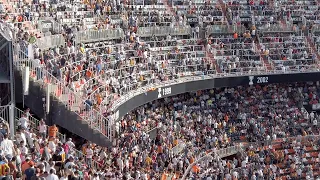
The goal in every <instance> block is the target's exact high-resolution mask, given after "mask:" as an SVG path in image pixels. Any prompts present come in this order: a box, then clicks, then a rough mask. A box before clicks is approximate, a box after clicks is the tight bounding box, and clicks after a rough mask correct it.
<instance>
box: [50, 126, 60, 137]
mask: <svg viewBox="0 0 320 180" xmlns="http://www.w3.org/2000/svg"><path fill="white" fill-rule="evenodd" d="M57 132H58V128H57V126H56V125H55V124H54V125H53V126H50V127H49V137H53V138H55V137H56V136H57Z"/></svg>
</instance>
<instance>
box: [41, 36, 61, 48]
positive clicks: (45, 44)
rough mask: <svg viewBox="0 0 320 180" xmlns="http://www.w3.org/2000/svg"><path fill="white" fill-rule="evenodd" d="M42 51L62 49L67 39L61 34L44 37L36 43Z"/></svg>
mask: <svg viewBox="0 0 320 180" xmlns="http://www.w3.org/2000/svg"><path fill="white" fill-rule="evenodd" d="M36 44H37V46H38V47H39V48H40V49H49V48H51V47H60V46H62V45H65V38H64V37H63V36H62V35H61V34H57V35H51V36H44V37H42V38H40V39H37V41H36Z"/></svg>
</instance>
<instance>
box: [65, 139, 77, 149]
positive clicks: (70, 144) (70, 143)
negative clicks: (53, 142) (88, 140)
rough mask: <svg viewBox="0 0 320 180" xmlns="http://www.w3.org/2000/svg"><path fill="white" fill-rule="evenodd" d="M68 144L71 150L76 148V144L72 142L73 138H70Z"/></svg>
mask: <svg viewBox="0 0 320 180" xmlns="http://www.w3.org/2000/svg"><path fill="white" fill-rule="evenodd" d="M66 144H67V145H68V146H69V149H72V148H74V147H76V145H74V143H73V142H72V138H69V139H68V141H67V142H66Z"/></svg>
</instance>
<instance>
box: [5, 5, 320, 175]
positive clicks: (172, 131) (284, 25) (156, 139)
mask: <svg viewBox="0 0 320 180" xmlns="http://www.w3.org/2000/svg"><path fill="white" fill-rule="evenodd" d="M318 7H319V5H318V2H317V1H314V0H312V1H305V0H298V1H286V0H285V1H269V0H262V1H253V0H250V1H244V0H240V1H229V0H225V1H222V0H218V1H215V0H210V1H202V0H196V1H177V0H171V1H169V0H164V1H161V0H159V1H145V0H135V1H124V0H115V1H90V2H89V1H83V2H82V1H74V0H72V1H50V2H47V1H38V0H35V1H24V2H20V1H7V0H1V1H0V17H1V24H0V29H1V31H3V32H6V33H9V34H10V37H11V38H12V41H13V42H14V47H13V49H14V50H13V51H14V61H15V62H14V64H15V67H16V68H17V70H20V71H21V70H23V69H24V67H25V66H28V67H30V76H31V78H32V80H33V81H35V82H37V83H39V84H41V85H42V86H43V87H44V86H46V85H47V84H51V85H50V86H51V89H52V93H51V94H52V96H54V97H55V98H56V99H58V100H59V102H61V103H62V104H64V105H65V106H66V107H67V109H68V110H69V111H71V112H74V113H75V114H76V116H77V118H78V119H81V121H84V122H85V123H87V124H88V126H89V127H90V128H92V129H94V130H96V131H98V132H99V133H100V134H101V135H103V137H104V138H105V139H107V140H109V141H110V142H111V143H112V145H113V146H112V147H110V148H105V147H101V146H98V145H95V144H92V143H91V142H88V143H85V144H84V145H83V152H79V151H78V150H76V148H75V147H74V142H72V141H71V140H68V141H67V140H66V139H65V138H64V136H63V135H60V134H59V133H58V137H57V138H54V139H52V138H50V137H51V135H50V131H49V135H45V137H44V138H43V140H41V137H42V134H41V132H40V133H39V134H38V133H35V132H36V131H38V127H39V122H38V121H37V120H35V119H34V118H33V117H32V116H30V115H29V114H28V112H24V113H21V114H20V115H19V116H18V117H16V118H17V119H19V122H21V121H22V122H26V119H27V121H28V122H29V123H30V124H29V126H24V125H23V123H22V124H21V125H20V126H22V127H19V132H18V133H17V135H16V138H15V142H16V143H17V144H18V145H19V146H20V145H21V146H22V147H21V148H16V149H17V152H19V151H21V153H22V156H21V157H23V158H24V159H20V160H21V162H20V164H19V163H18V160H16V161H17V162H15V163H12V164H14V165H15V166H16V169H15V168H12V167H10V171H8V172H7V173H8V174H7V175H8V176H9V175H11V176H13V177H14V178H18V177H17V176H18V175H19V176H20V175H21V174H22V175H26V176H29V171H24V170H26V169H22V167H26V166H31V169H34V168H33V167H34V165H33V163H30V162H31V161H28V160H25V159H28V158H29V160H32V161H33V162H37V163H36V166H35V167H37V168H36V169H34V170H35V171H36V173H35V172H34V173H33V174H35V175H36V176H37V177H39V178H44V177H47V178H55V177H56V175H55V174H57V175H59V178H60V177H63V178H64V179H66V177H67V176H69V178H70V179H72V178H73V179H79V178H84V179H163V180H165V179H179V178H184V179H185V178H188V179H210V178H211V179H216V178H220V179H221V178H225V179H241V178H240V177H244V179H245V178H246V177H247V178H248V179H264V178H274V179H291V178H306V179H316V177H318V176H319V175H318V174H319V167H318V163H319V156H318V154H319V153H318V151H319V148H318V146H319V142H318V135H319V133H318V132H319V129H318V127H317V126H318V124H317V120H318V119H319V118H318V117H317V116H315V117H313V116H314V115H309V113H308V112H307V111H306V110H305V109H304V108H302V104H303V103H307V104H309V103H310V104H316V103H318V99H319V84H315V83H305V84H277V85H265V86H250V87H234V88H221V89H211V90H204V91H199V92H195V93H186V94H182V95H177V96H173V97H169V98H165V99H160V100H156V101H154V102H152V103H149V104H146V105H143V106H141V107H138V108H137V109H135V110H134V111H131V112H129V113H128V114H127V115H125V116H124V117H121V119H119V120H118V119H117V118H116V114H115V112H113V110H114V107H115V106H117V105H119V103H121V101H122V100H123V98H124V97H126V95H128V94H131V93H133V92H136V91H138V90H140V89H143V88H145V89H148V90H149V89H150V90H151V91H153V90H154V89H155V87H157V84H161V83H168V82H172V81H175V80H181V81H183V80H184V78H188V77H190V78H192V77H204V76H206V77H211V78H212V77H222V76H223V77H228V76H240V75H256V74H263V73H270V74H271V73H290V72H311V71H318V70H319V58H320V57H319V54H318V52H319V42H320V41H319V38H318V35H319V31H318V29H319V28H318V26H317V25H316V24H317V23H318ZM17 111H19V110H18V109H17ZM19 112H20V111H19ZM3 118H4V119H6V118H8V117H7V116H5V115H3ZM31 121H32V122H31ZM314 122H316V123H314ZM31 124H33V125H31ZM302 125H305V126H302ZM43 127H44V126H43ZM21 129H23V130H21ZM47 129H49V128H47ZM40 130H41V131H43V129H41V128H40ZM51 130H52V131H51V132H52V133H53V132H55V131H56V129H55V128H54V127H52V128H51ZM33 133H35V134H36V135H34V134H33ZM53 134H55V133H53ZM23 136H28V137H30V139H31V141H30V140H29V139H28V143H27V142H26V141H27V140H25V138H23ZM54 136H55V135H54ZM21 137H22V140H21ZM19 138H20V139H19ZM6 141H10V140H8V139H6ZM21 141H23V143H21ZM2 142H4V141H2ZM36 142H38V146H39V148H38V146H36V144H37V143H36ZM47 142H48V143H47ZM261 142H262V143H261ZM9 143H10V142H9ZM259 143H260V144H259ZM1 146H2V144H1ZM26 147H28V148H26ZM42 148H43V149H44V150H43V152H42V150H41V149H42ZM49 150H50V151H49ZM56 150H57V151H56ZM22 151H26V152H27V153H25V152H22ZM4 155H5V156H6V155H8V154H4ZM15 155H16V156H17V157H18V155H17V154H15ZM29 155H30V156H31V157H29ZM57 156H59V158H61V160H57V161H59V162H55V164H52V162H53V161H56V160H53V161H52V159H51V158H53V157H55V158H57ZM230 156H234V159H227V158H228V157H230ZM19 158H20V157H19ZM8 159H10V160H12V157H11V158H9V157H8ZM2 160H3V162H4V163H5V164H6V163H9V162H6V160H5V158H2ZM10 160H9V161H10ZM24 161H25V162H24ZM60 161H61V162H60ZM26 162H27V163H26ZM24 164H27V165H25V166H23V165H24ZM46 164H48V166H49V167H48V168H47V167H43V165H45V166H46ZM9 165H10V163H9ZM51 165H55V166H54V167H53V166H52V167H53V168H54V169H55V170H56V172H54V171H51V170H50V169H51V168H52V167H50V166H51ZM20 166H21V167H20ZM27 169H30V168H29V167H27ZM32 171H33V170H32ZM190 172H191V173H190ZM0 175H5V174H1V173H0ZM32 176H33V175H32ZM30 178H31V177H30ZM27 179H28V178H27Z"/></svg>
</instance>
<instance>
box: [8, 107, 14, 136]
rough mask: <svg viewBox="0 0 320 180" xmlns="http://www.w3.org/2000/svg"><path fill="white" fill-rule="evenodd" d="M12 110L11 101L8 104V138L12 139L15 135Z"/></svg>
mask: <svg viewBox="0 0 320 180" xmlns="http://www.w3.org/2000/svg"><path fill="white" fill-rule="evenodd" d="M14 110H15V106H14V104H13V103H11V104H10V105H9V126H10V138H11V139H13V138H14V135H15V125H14V117H15V115H14Z"/></svg>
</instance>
